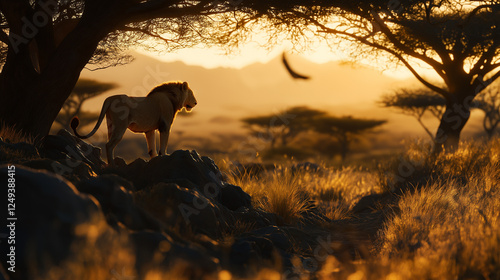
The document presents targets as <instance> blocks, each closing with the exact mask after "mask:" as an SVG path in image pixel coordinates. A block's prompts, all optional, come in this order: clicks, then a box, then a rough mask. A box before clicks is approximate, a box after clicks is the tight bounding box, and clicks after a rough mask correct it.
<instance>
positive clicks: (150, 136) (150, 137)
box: [144, 130, 158, 158]
mask: <svg viewBox="0 0 500 280" xmlns="http://www.w3.org/2000/svg"><path fill="white" fill-rule="evenodd" d="M144 134H145V135H146V141H147V142H148V154H149V156H150V157H151V158H154V157H156V156H157V155H158V153H157V152H156V137H155V130H150V131H146V132H145V133H144Z"/></svg>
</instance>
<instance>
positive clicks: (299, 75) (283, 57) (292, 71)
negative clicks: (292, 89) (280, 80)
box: [281, 52, 310, 80]
mask: <svg viewBox="0 0 500 280" xmlns="http://www.w3.org/2000/svg"><path fill="white" fill-rule="evenodd" d="M281 60H282V61H283V65H285V68H286V70H288V73H290V76H292V78H294V79H302V80H309V79H310V77H309V76H304V75H301V74H299V73H297V72H295V71H294V70H292V68H291V67H290V64H288V61H287V60H286V56H285V52H283V56H282V57H281Z"/></svg>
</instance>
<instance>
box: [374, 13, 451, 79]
mask: <svg viewBox="0 0 500 280" xmlns="http://www.w3.org/2000/svg"><path fill="white" fill-rule="evenodd" d="M372 16H373V18H374V19H375V21H376V22H377V23H378V25H379V27H380V31H382V33H384V35H385V36H387V39H389V41H390V42H391V43H393V44H394V46H396V48H398V49H400V50H402V51H403V52H404V53H406V54H408V55H410V56H412V57H414V58H417V59H420V60H422V61H423V62H425V63H427V64H428V65H429V66H431V67H432V68H434V69H435V70H436V72H437V73H438V74H439V76H441V77H443V76H444V74H443V73H442V71H443V70H444V69H443V65H442V64H440V63H439V62H437V61H436V60H434V59H432V58H430V57H427V56H425V55H422V54H419V53H416V52H415V51H414V50H412V49H411V48H409V47H408V46H406V45H405V44H403V43H401V41H399V40H398V39H397V38H396V37H395V36H394V34H392V32H391V30H390V29H389V27H387V25H386V24H385V22H384V21H383V20H382V19H381V18H380V16H379V15H378V14H377V13H376V12H373V13H372ZM435 51H437V52H438V50H436V48H435ZM441 52H442V51H441ZM441 52H438V53H441ZM443 55H444V54H440V55H439V56H440V57H441V59H442V60H443V62H445V61H446V60H448V61H449V57H448V58H446V56H444V57H443ZM438 70H439V71H438ZM443 78H444V77H443Z"/></svg>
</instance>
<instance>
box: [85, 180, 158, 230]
mask: <svg viewBox="0 0 500 280" xmlns="http://www.w3.org/2000/svg"><path fill="white" fill-rule="evenodd" d="M76 187H77V189H78V190H79V191H80V192H82V193H87V194H91V195H92V196H94V197H95V198H96V199H97V200H98V201H99V203H100V205H101V208H102V211H103V213H104V216H105V217H106V220H107V221H108V223H109V224H110V225H111V226H113V227H115V228H116V227H118V224H119V223H121V224H123V225H125V226H126V227H127V228H128V229H131V230H146V229H150V230H160V229H161V228H162V226H161V225H160V223H159V222H158V221H157V220H155V219H154V218H153V217H152V216H151V215H150V214H148V213H147V212H145V211H144V210H143V209H142V208H140V207H138V206H137V205H136V204H135V201H134V198H133V196H132V193H131V192H130V191H131V190H133V189H134V186H133V185H132V184H131V183H130V182H128V181H127V180H125V179H123V178H121V177H118V176H116V175H111V174H107V175H101V176H99V177H97V178H92V179H90V180H86V181H83V182H81V183H79V184H77V186H76Z"/></svg>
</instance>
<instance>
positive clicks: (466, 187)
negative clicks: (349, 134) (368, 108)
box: [47, 140, 500, 280]
mask: <svg viewBox="0 0 500 280" xmlns="http://www.w3.org/2000/svg"><path fill="white" fill-rule="evenodd" d="M499 155H500V140H496V141H493V142H491V143H489V144H487V145H485V144H479V143H473V142H471V143H466V144H463V145H462V148H461V149H460V150H458V151H457V152H456V153H454V154H447V155H440V156H438V157H431V156H430V149H428V147H426V146H425V145H422V144H420V143H416V144H413V145H412V146H410V147H409V148H408V149H407V151H406V152H405V154H404V155H402V156H399V157H398V158H397V159H396V160H395V161H394V162H393V163H392V164H390V165H388V166H382V167H381V168H382V170H383V172H380V173H378V172H374V171H368V170H364V169H361V168H354V167H346V168H343V169H340V170H335V169H330V168H325V167H324V168H323V171H322V172H320V173H312V172H297V173H294V172H292V171H291V169H290V168H287V167H282V168H277V170H275V171H271V172H266V173H264V174H262V175H261V176H260V177H251V176H243V177H240V178H238V177H231V178H230V182H231V183H233V184H236V185H239V186H241V187H242V188H243V189H244V190H245V191H246V192H248V193H249V194H251V195H252V198H253V201H254V204H255V206H258V207H261V208H263V209H265V210H266V211H269V212H273V213H276V214H278V215H280V216H282V217H283V218H284V220H285V221H286V222H287V223H292V224H293V223H296V222H298V221H300V219H301V217H302V214H303V213H304V212H305V211H307V210H308V209H310V208H309V207H311V203H315V206H316V207H318V209H320V211H322V212H323V214H325V215H326V216H328V217H330V218H331V219H333V220H342V219H349V217H350V215H351V214H350V213H349V210H350V209H352V207H353V205H354V204H355V203H356V202H357V201H358V200H359V198H360V197H362V196H364V195H367V194H374V193H380V192H383V191H384V190H392V191H393V192H395V193H396V194H397V195H396V196H394V197H395V198H396V199H398V201H397V202H396V203H395V205H397V207H395V209H394V211H392V212H391V211H389V210H388V211H380V214H381V215H382V214H385V213H389V214H388V215H389V216H387V217H386V218H387V219H385V223H384V224H383V226H381V227H380V228H379V232H378V236H377V239H378V240H377V241H376V242H375V244H374V248H375V250H373V252H372V257H369V258H365V259H358V260H356V261H353V262H348V263H346V262H340V261H338V260H337V258H336V257H334V256H333V255H332V256H329V257H328V258H326V261H325V262H321V264H320V266H319V268H318V270H317V271H315V272H313V273H311V274H304V275H298V276H297V278H292V279H350V280H363V279H391V280H394V279H500V188H499V182H500V163H499V160H500V156H499ZM401 162H407V163H410V164H411V166H412V167H413V171H412V172H410V173H408V174H406V175H407V176H404V178H403V179H404V180H399V181H396V182H394V181H393V180H395V178H396V177H394V176H393V175H394V174H391V173H390V171H391V170H397V168H398V164H399V163H401ZM393 173H394V172H393ZM396 174H397V173H396ZM381 207H384V206H383V205H382V206H381ZM388 209H392V208H388ZM357 228H359V230H361V231H362V230H363V225H362V224H361V225H358V227H357ZM251 229H253V226H252V225H251V224H240V225H237V226H236V228H235V231H236V233H228V235H230V236H231V235H232V234H239V233H241V232H243V231H246V230H251ZM85 232H88V234H89V235H90V236H89V237H88V240H89V241H88V242H87V243H85V244H84V247H80V248H79V250H83V251H79V252H80V255H81V257H80V258H76V259H73V260H71V261H70V263H69V264H70V265H69V266H65V268H62V270H61V271H60V270H54V272H53V273H54V274H53V275H54V276H53V277H49V278H47V279H70V278H72V279H97V280H101V279H102V280H104V279H113V278H112V277H113V275H111V274H110V271H111V269H114V268H119V269H120V268H122V267H127V268H132V267H133V265H132V263H133V261H134V257H133V256H132V255H131V254H130V252H129V250H128V249H127V248H128V247H127V246H128V245H127V244H128V243H127V242H126V241H120V239H119V238H114V240H115V241H113V242H108V243H109V244H107V245H101V244H102V243H99V244H98V242H97V241H95V240H96V239H95V237H92V236H93V234H92V233H93V232H95V231H93V230H87V231H85ZM97 232H98V235H104V236H106V234H108V233H105V232H102V233H100V231H97ZM334 234H335V233H334ZM94 235H95V234H94ZM103 238H104V237H103ZM108 240H109V239H108ZM106 246H108V247H106ZM313 249H314V248H313ZM120 252H122V253H120ZM109 256H112V257H109ZM192 269H193V268H192V267H187V266H186V265H183V264H179V265H178V266H176V267H175V269H172V270H171V271H163V270H154V269H153V270H151V271H150V272H149V273H148V274H147V275H146V277H145V279H187V276H186V275H191V276H192V274H189V273H186V272H187V271H189V270H192ZM279 269H280V268H278V267H276V268H275V269H270V268H261V271H260V273H258V274H256V275H255V277H253V278H252V279H281V275H280V273H279V272H278V271H279ZM127 273H130V274H129V275H137V274H135V272H134V271H130V272H127ZM59 276H61V277H63V278H61V277H59ZM199 279H221V280H230V279H240V278H235V277H234V276H233V275H231V273H230V272H228V271H226V270H222V271H220V272H218V273H216V274H212V275H203V276H200V278H199Z"/></svg>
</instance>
